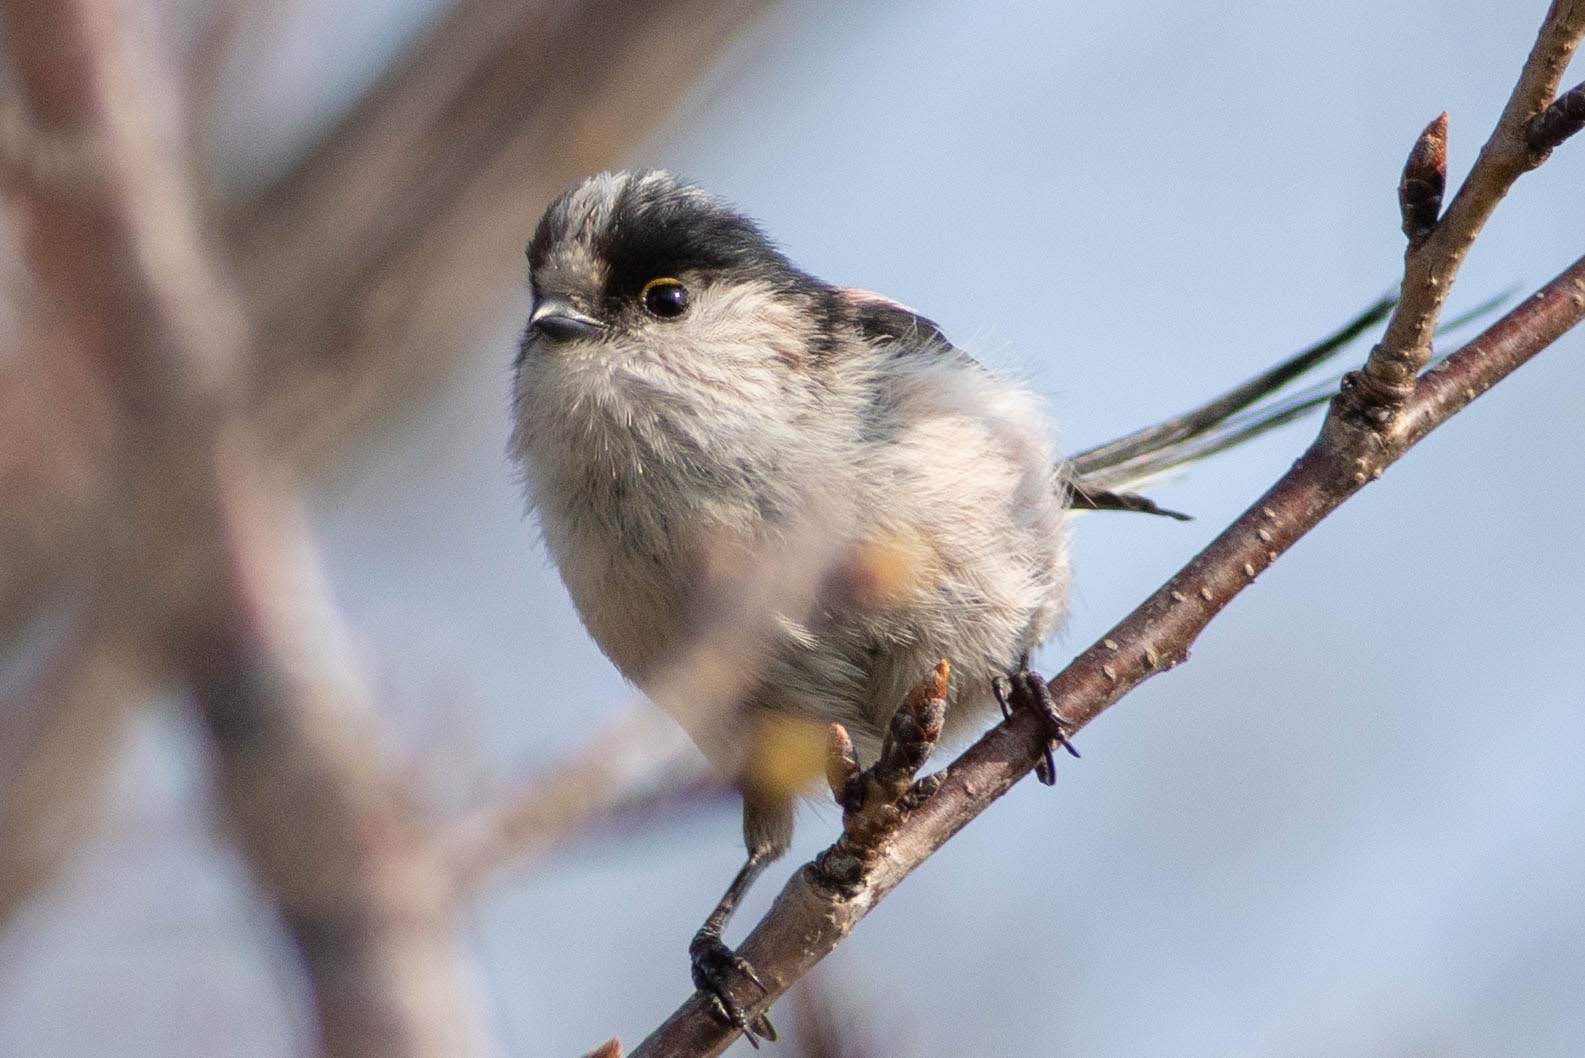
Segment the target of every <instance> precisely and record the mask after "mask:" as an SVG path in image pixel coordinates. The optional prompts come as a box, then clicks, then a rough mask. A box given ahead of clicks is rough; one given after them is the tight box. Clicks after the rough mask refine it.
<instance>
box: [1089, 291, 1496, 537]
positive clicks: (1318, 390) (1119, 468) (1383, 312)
mask: <svg viewBox="0 0 1585 1058" xmlns="http://www.w3.org/2000/svg"><path fill="white" fill-rule="evenodd" d="M1506 299H1507V295H1500V296H1498V297H1496V298H1493V299H1491V300H1490V301H1487V302H1485V303H1483V304H1481V305H1478V306H1476V307H1475V308H1474V309H1471V310H1470V311H1469V312H1467V313H1465V314H1464V315H1462V316H1459V317H1458V318H1456V319H1453V320H1450V321H1448V323H1447V324H1446V325H1445V326H1444V327H1443V328H1441V331H1442V332H1446V331H1451V330H1454V329H1456V328H1458V327H1462V326H1464V325H1465V324H1468V323H1470V322H1472V321H1474V320H1476V319H1479V318H1480V317H1482V316H1485V315H1486V314H1487V313H1489V312H1491V311H1492V310H1493V309H1494V308H1496V307H1497V306H1498V305H1499V304H1501V303H1502V302H1503V301H1504V300H1506ZM1396 303H1397V302H1396V299H1395V298H1392V297H1384V298H1381V299H1380V300H1378V301H1376V302H1375V303H1374V304H1372V305H1370V306H1369V307H1367V308H1366V309H1365V310H1364V311H1363V312H1361V313H1360V314H1359V315H1357V316H1355V317H1354V318H1353V319H1351V320H1349V321H1348V322H1347V323H1345V324H1344V325H1343V326H1341V327H1339V328H1338V329H1337V330H1336V331H1334V332H1332V333H1331V334H1329V335H1327V336H1326V337H1325V338H1322V339H1321V340H1320V341H1318V342H1316V343H1315V344H1313V345H1311V346H1308V347H1306V348H1304V349H1301V350H1300V351H1299V352H1297V353H1295V354H1293V355H1292V356H1290V357H1288V358H1287V359H1285V360H1283V361H1281V362H1280V363H1278V364H1276V365H1275V366H1273V367H1271V368H1268V369H1267V370H1265V371H1262V372H1261V373H1260V374H1258V375H1256V376H1255V377H1254V378H1251V379H1249V380H1248V381H1247V382H1244V383H1242V384H1240V385H1237V386H1235V387H1233V388H1232V389H1230V390H1228V391H1227V392H1225V393H1223V394H1220V395H1219V396H1217V397H1214V398H1212V399H1211V400H1209V401H1206V402H1205V403H1204V404H1201V405H1200V406H1198V407H1196V408H1191V409H1190V410H1188V411H1186V412H1184V413H1183V414H1181V415H1175V416H1173V417H1172V418H1170V419H1166V420H1163V421H1162V422H1159V423H1155V424H1153V425H1151V426H1147V427H1145V428H1143V429H1140V430H1135V431H1134V432H1132V433H1129V434H1125V435H1123V436H1122V437H1119V438H1116V439H1115V440H1111V441H1107V442H1106V443H1105V444H1099V445H1096V446H1095V447H1093V448H1087V449H1085V450H1084V451H1082V452H1078V453H1076V454H1074V455H1072V456H1070V457H1069V458H1068V460H1067V461H1066V465H1065V469H1066V474H1065V475H1064V484H1065V487H1066V488H1067V490H1068V495H1067V501H1068V506H1069V507H1070V508H1072V509H1074V510H1090V511H1138V512H1141V513H1144V514H1157V515H1162V516H1164V517H1167V518H1176V519H1178V520H1180V521H1188V520H1189V519H1190V517H1191V516H1190V515H1187V514H1184V513H1182V512H1181V511H1173V510H1168V509H1167V508H1165V507H1162V506H1160V505H1159V504H1157V503H1156V502H1155V501H1154V500H1152V499H1151V498H1150V497H1148V496H1145V495H1143V494H1142V493H1140V492H1139V491H1137V490H1138V489H1140V488H1141V487H1144V486H1146V485H1148V484H1149V483H1151V482H1153V481H1156V480H1158V479H1159V478H1161V477H1162V475H1164V474H1167V473H1168V472H1170V471H1173V470H1176V469H1178V468H1179V467H1182V466H1185V465H1186V464H1189V463H1194V462H1197V461H1199V460H1201V459H1205V458H1206V457H1208V456H1213V455H1216V454H1217V453H1218V452H1223V451H1226V450H1227V449H1229V448H1232V447H1234V446H1236V445H1240V444H1243V443H1244V442H1245V441H1249V440H1251V439H1253V438H1256V437H1259V436H1260V435H1261V434H1263V433H1265V432H1267V431H1268V430H1274V429H1276V428H1277V427H1279V426H1283V425H1286V424H1287V423H1290V422H1292V421H1294V420H1295V419H1298V418H1301V417H1303V416H1304V415H1307V414H1309V413H1310V412H1312V411H1314V410H1316V409H1317V408H1320V407H1322V406H1323V405H1325V404H1326V403H1327V402H1328V401H1330V400H1331V399H1332V396H1333V395H1334V394H1335V393H1337V390H1338V385H1339V383H1340V381H1341V376H1334V377H1330V378H1327V379H1325V380H1323V381H1320V382H1316V383H1313V384H1312V385H1309V386H1306V387H1304V388H1303V389H1299V390H1295V391H1294V392H1292V393H1288V394H1286V395H1283V396H1277V394H1278V393H1279V391H1281V390H1282V389H1284V388H1285V387H1287V386H1288V385H1289V384H1290V383H1292V382H1294V381H1296V380H1297V379H1299V378H1300V377H1301V376H1303V375H1305V374H1307V373H1309V372H1310V371H1312V370H1314V369H1315V368H1316V367H1318V366H1320V365H1321V364H1323V363H1324V362H1326V361H1327V360H1329V359H1331V358H1332V357H1333V356H1335V355H1337V354H1338V353H1339V352H1341V351H1343V350H1344V349H1346V348H1348V347H1349V346H1351V345H1353V344H1354V343H1355V342H1356V341H1357V340H1358V339H1359V338H1360V336H1361V335H1363V334H1365V333H1366V332H1367V331H1369V330H1370V329H1371V328H1372V327H1374V326H1376V325H1377V324H1378V323H1381V322H1382V321H1383V320H1385V319H1386V318H1387V315H1388V313H1390V312H1391V311H1392V308H1393V306H1394V305H1395V304H1396Z"/></svg>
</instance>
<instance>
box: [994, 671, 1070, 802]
mask: <svg viewBox="0 0 1585 1058" xmlns="http://www.w3.org/2000/svg"><path fill="white" fill-rule="evenodd" d="M991 690H992V692H993V693H994V694H995V695H996V702H997V704H998V705H1000V706H1001V707H1002V716H1004V717H1007V716H1011V715H1012V714H1013V710H1014V709H1033V710H1034V711H1035V712H1036V713H1038V714H1039V715H1040V716H1041V718H1042V719H1044V720H1045V722H1046V731H1047V733H1048V735H1049V736H1050V738H1049V741H1047V743H1046V753H1045V757H1044V758H1043V759H1042V760H1041V761H1040V762H1039V763H1038V764H1036V765H1035V775H1036V776H1037V777H1038V778H1039V779H1040V781H1041V782H1042V783H1044V784H1045V785H1047V786H1050V785H1051V784H1052V783H1054V782H1056V781H1057V761H1056V757H1055V756H1053V755H1052V752H1051V747H1052V743H1055V744H1056V745H1058V746H1061V747H1062V748H1063V749H1065V750H1067V751H1068V752H1069V753H1070V754H1072V755H1073V756H1075V757H1077V756H1078V755H1079V751H1078V750H1077V749H1075V748H1074V747H1073V743H1072V742H1069V741H1068V732H1070V731H1072V730H1073V725H1072V724H1070V723H1069V722H1068V720H1067V718H1066V717H1064V716H1063V715H1062V714H1061V713H1060V712H1058V710H1057V702H1056V699H1054V698H1053V697H1052V696H1051V689H1050V688H1049V687H1047V686H1046V681H1045V680H1043V679H1041V677H1040V674H1039V673H1038V672H1031V671H1030V670H1029V668H1028V666H1027V665H1023V666H1020V667H1019V669H1018V671H1017V672H1015V673H1013V674H1012V675H1011V676H998V677H996V678H995V679H994V680H992V681H991Z"/></svg>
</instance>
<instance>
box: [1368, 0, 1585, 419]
mask: <svg viewBox="0 0 1585 1058" xmlns="http://www.w3.org/2000/svg"><path fill="white" fill-rule="evenodd" d="M1582 36H1585V0H1553V3H1552V6H1551V7H1550V8H1549V9H1548V11H1547V14H1546V18H1545V19H1544V20H1543V22H1542V24H1541V30H1540V32H1539V33H1538V34H1537V36H1536V42H1535V46H1534V47H1533V48H1532V49H1531V50H1530V56H1529V58H1528V59H1527V60H1526V61H1525V64H1524V68H1523V70H1522V71H1521V73H1520V75H1519V81H1518V83H1517V84H1516V85H1515V86H1514V90H1513V94H1512V95H1511V96H1510V97H1509V99H1508V104H1507V106H1505V107H1504V108H1503V112H1502V116H1501V117H1499V118H1498V119H1497V127H1496V128H1495V129H1494V130H1493V131H1492V134H1491V138H1490V139H1488V140H1487V141H1486V144H1485V146H1483V147H1482V148H1481V149H1480V155H1479V156H1478V157H1477V158H1476V159H1475V164H1474V166H1473V167H1472V168H1471V169H1470V172H1469V175H1468V176H1467V177H1466V178H1465V179H1464V182H1463V184H1461V185H1460V186H1459V189H1458V193H1457V194H1456V195H1454V196H1453V201H1452V203H1450V204H1449V205H1448V207H1447V212H1446V213H1445V214H1443V215H1442V217H1441V219H1440V220H1439V221H1437V222H1436V224H1435V226H1434V227H1433V228H1432V229H1431V230H1430V231H1429V232H1423V233H1420V235H1419V238H1418V239H1416V238H1415V237H1414V236H1413V235H1411V239H1410V244H1409V249H1408V250H1407V252H1406V253H1405V256H1404V269H1403V285H1402V288H1401V290H1400V292H1399V296H1398V305H1397V307H1396V308H1395V309H1394V310H1393V313H1392V316H1391V318H1390V319H1388V321H1387V330H1386V333H1385V334H1383V335H1382V338H1381V341H1380V343H1378V344H1377V346H1376V348H1375V349H1373V350H1372V351H1371V354H1370V359H1369V360H1368V361H1366V363H1365V367H1364V369H1363V370H1362V371H1360V372H1358V373H1357V375H1356V385H1355V386H1354V387H1353V392H1352V394H1351V395H1350V397H1349V403H1350V405H1351V410H1352V411H1354V412H1355V413H1357V414H1360V415H1363V416H1365V417H1368V418H1372V419H1378V420H1379V419H1384V418H1386V417H1388V416H1391V415H1393V414H1395V413H1397V411H1398V410H1399V409H1400V408H1401V406H1402V405H1403V403H1404V401H1405V400H1406V399H1407V398H1408V397H1409V395H1410V394H1411V393H1412V392H1413V389H1414V380H1415V377H1416V376H1417V375H1419V373H1420V372H1421V371H1422V370H1424V368H1425V365H1426V363H1427V362H1428V361H1429V360H1430V359H1431V339H1432V336H1433V335H1435V333H1436V327H1437V321H1438V320H1439V319H1440V318H1441V315H1442V306H1443V305H1444V304H1445V303H1446V302H1447V296H1448V293H1449V291H1451V290H1452V287H1453V280H1454V278H1455V277H1456V276H1457V275H1458V270H1459V266H1460V265H1462V264H1463V263H1464V256H1465V255H1466V254H1467V253H1468V252H1469V248H1470V246H1471V245H1473V244H1474V241H1475V237H1476V236H1478V235H1479V234H1480V232H1481V229H1482V228H1483V227H1485V225H1486V221H1487V220H1488V219H1490V217H1491V215H1492V212H1493V211H1494V210H1495V209H1496V208H1497V203H1498V202H1500V201H1502V198H1503V196H1504V195H1506V194H1507V193H1508V189H1509V188H1510V187H1512V186H1513V183H1514V181H1515V180H1518V179H1519V177H1520V176H1522V175H1523V174H1524V173H1526V172H1528V171H1529V170H1531V169H1533V168H1535V167H1536V166H1537V165H1538V164H1540V162H1541V158H1539V157H1537V155H1536V153H1535V151H1534V150H1533V149H1532V147H1531V131H1530V130H1531V125H1532V123H1533V122H1534V121H1535V120H1536V118H1537V116H1538V115H1540V114H1542V113H1543V112H1544V111H1545V110H1546V109H1547V107H1548V106H1550V105H1551V103H1552V101H1553V98H1554V97H1555V96H1556V95H1557V90H1558V85H1559V84H1560V83H1562V80H1563V72H1564V71H1565V70H1566V69H1567V68H1568V64H1569V60H1570V59H1571V58H1572V57H1573V55H1574V51H1575V49H1577V48H1578V47H1579V43H1580V38H1581V37H1582ZM1443 134H1444V139H1445V129H1444V130H1443ZM1443 149H1445V146H1444V148H1443Z"/></svg>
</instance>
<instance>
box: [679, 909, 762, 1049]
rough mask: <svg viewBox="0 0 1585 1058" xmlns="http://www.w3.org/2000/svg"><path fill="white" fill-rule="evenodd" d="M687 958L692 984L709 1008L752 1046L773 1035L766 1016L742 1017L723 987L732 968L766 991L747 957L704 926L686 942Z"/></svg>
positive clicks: (728, 979) (729, 978)
mask: <svg viewBox="0 0 1585 1058" xmlns="http://www.w3.org/2000/svg"><path fill="white" fill-rule="evenodd" d="M688 959H689V961H690V963H691V964H692V969H693V984H694V987H695V988H697V989H699V991H701V992H703V993H704V994H705V998H706V1000H707V1001H708V1002H709V1004H710V1010H711V1012H712V1013H713V1014H715V1016H716V1017H718V1018H720V1019H721V1020H722V1021H724V1022H726V1023H727V1024H728V1025H731V1026H733V1027H734V1028H736V1029H738V1031H740V1032H742V1033H743V1035H744V1036H745V1037H747V1039H748V1042H749V1043H750V1044H751V1045H752V1046H754V1047H755V1048H758V1047H759V1041H760V1039H761V1038H763V1039H767V1040H774V1039H775V1038H776V1030H775V1029H774V1028H773V1027H772V1026H771V1023H770V1019H769V1018H767V1017H766V1016H765V1015H764V1014H756V1015H755V1016H754V1017H752V1018H749V1017H746V1016H745V1015H744V1013H743V1008H742V1007H740V1006H739V1005H738V1003H737V1001H736V1000H734V999H733V998H732V994H731V991H730V990H729V989H728V987H727V986H728V984H729V983H730V980H731V975H732V974H733V973H734V972H736V973H740V974H742V975H743V976H744V977H747V978H748V979H749V980H750V981H752V982H753V983H754V987H756V988H758V989H759V990H760V991H761V992H767V993H768V992H769V991H770V989H768V988H766V987H765V982H764V981H761V980H760V979H759V974H757V973H755V972H754V967H753V966H752V965H750V964H749V961H748V960H747V959H745V958H743V957H742V956H741V955H739V954H738V953H737V952H735V951H733V950H732V949H731V948H728V947H727V946H726V944H725V942H723V941H722V940H721V938H720V937H718V936H717V935H716V934H714V933H712V932H709V931H707V930H700V931H699V932H698V933H697V934H695V936H694V938H693V942H692V943H691V944H689V945H688Z"/></svg>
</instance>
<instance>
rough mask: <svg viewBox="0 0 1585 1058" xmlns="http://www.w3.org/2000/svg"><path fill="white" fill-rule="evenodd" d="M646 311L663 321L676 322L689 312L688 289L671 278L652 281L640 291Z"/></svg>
mask: <svg viewBox="0 0 1585 1058" xmlns="http://www.w3.org/2000/svg"><path fill="white" fill-rule="evenodd" d="M638 300H639V302H640V303H641V304H642V305H643V306H644V311H645V312H647V313H649V314H650V315H651V316H658V317H659V318H660V319H663V320H674V319H676V318H677V317H678V316H681V315H682V314H683V313H685V312H687V311H688V288H687V287H685V286H683V285H682V282H681V281H680V280H677V279H673V278H672V277H671V276H661V277H660V278H658V279H651V280H650V281H649V282H648V283H645V284H644V289H643V290H641V291H639V295H638Z"/></svg>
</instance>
